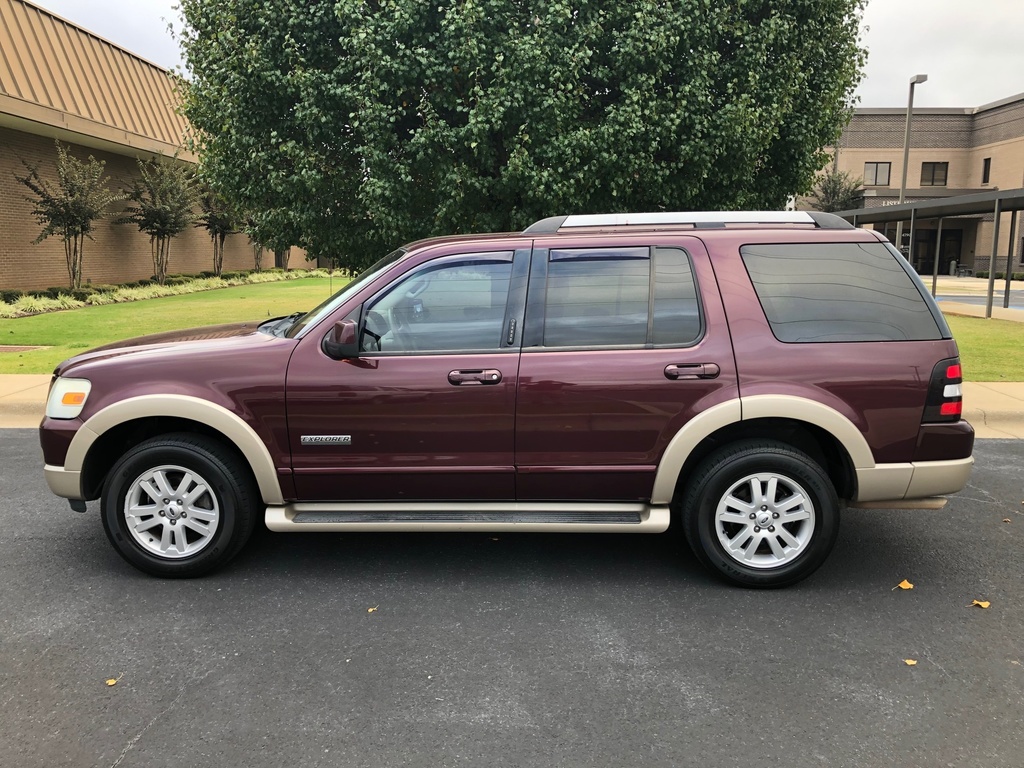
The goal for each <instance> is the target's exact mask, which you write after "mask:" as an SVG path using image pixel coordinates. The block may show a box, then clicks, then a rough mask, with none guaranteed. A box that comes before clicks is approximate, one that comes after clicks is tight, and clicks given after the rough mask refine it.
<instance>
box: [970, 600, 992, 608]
mask: <svg viewBox="0 0 1024 768" xmlns="http://www.w3.org/2000/svg"><path fill="white" fill-rule="evenodd" d="M971 605H976V606H978V607H979V608H988V607H989V606H990V605H992V603H990V602H989V601H988V600H972V601H971ZM968 607H970V606H968Z"/></svg>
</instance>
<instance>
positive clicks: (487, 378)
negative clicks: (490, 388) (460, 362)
mask: <svg viewBox="0 0 1024 768" xmlns="http://www.w3.org/2000/svg"><path fill="white" fill-rule="evenodd" d="M499 381H501V371H499V370H496V369H494V368H485V369H483V370H479V371H452V372H451V373H449V374H448V383H449V384H454V385H455V386H461V385H462V384H497V383H498V382H499Z"/></svg>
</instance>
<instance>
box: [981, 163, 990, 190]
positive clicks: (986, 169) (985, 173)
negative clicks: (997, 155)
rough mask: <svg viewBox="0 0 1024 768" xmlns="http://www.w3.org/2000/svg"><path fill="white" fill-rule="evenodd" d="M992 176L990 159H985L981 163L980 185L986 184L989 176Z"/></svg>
mask: <svg viewBox="0 0 1024 768" xmlns="http://www.w3.org/2000/svg"><path fill="white" fill-rule="evenodd" d="M991 175H992V158H991V157H986V158H985V159H984V160H982V161H981V183H982V184H988V179H989V176H991Z"/></svg>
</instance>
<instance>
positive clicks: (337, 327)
mask: <svg viewBox="0 0 1024 768" xmlns="http://www.w3.org/2000/svg"><path fill="white" fill-rule="evenodd" d="M358 338H359V331H358V326H357V325H356V321H355V320H339V321H338V322H336V323H335V324H334V327H333V328H331V332H330V333H329V334H327V338H325V339H324V352H326V353H327V356H328V357H331V358H333V359H335V360H351V359H353V358H357V357H359V342H358Z"/></svg>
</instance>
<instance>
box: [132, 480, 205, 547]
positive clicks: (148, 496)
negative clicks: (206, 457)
mask: <svg viewBox="0 0 1024 768" xmlns="http://www.w3.org/2000/svg"><path fill="white" fill-rule="evenodd" d="M124 519H125V522H126V523H127V526H128V531H129V533H131V535H132V538H134V539H135V542H136V543H137V544H139V545H140V546H141V547H142V548H143V549H144V550H145V551H147V552H149V553H150V554H153V555H156V556H157V557H162V558H166V559H168V560H180V559H181V558H183V557H190V556H192V555H194V554H196V553H197V552H201V551H202V550H203V549H205V548H206V547H207V545H209V543H210V542H211V541H213V537H214V535H215V534H216V533H217V527H218V525H219V524H220V504H219V502H218V501H217V497H216V495H215V494H214V493H213V490H212V488H211V486H210V484H209V483H208V482H207V481H206V480H205V478H203V477H202V476H201V475H199V474H198V473H197V472H195V471H193V470H190V469H186V468H185V467H179V466H174V465H170V464H165V465H163V466H159V467H153V468H152V469H148V470H146V471H145V472H143V473H142V474H141V475H139V476H138V477H137V478H135V480H134V482H132V484H131V485H130V486H129V487H128V492H127V493H126V494H125V497H124Z"/></svg>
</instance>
